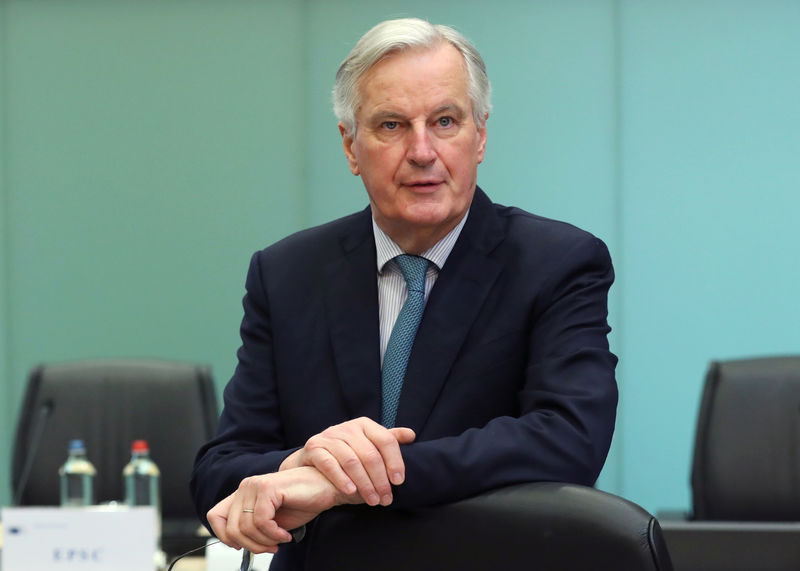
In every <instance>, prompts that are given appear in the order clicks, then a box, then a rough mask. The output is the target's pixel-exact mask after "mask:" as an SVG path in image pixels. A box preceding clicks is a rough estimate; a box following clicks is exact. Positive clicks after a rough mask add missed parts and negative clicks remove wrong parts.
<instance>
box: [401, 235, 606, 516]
mask: <svg viewBox="0 0 800 571" xmlns="http://www.w3.org/2000/svg"><path fill="white" fill-rule="evenodd" d="M613 279H614V273H613V269H612V264H611V259H610V257H609V254H608V250H607V248H606V247H605V244H603V243H602V242H601V241H600V240H598V239H597V238H594V237H592V236H588V235H587V237H586V239H583V240H581V241H579V242H578V243H577V244H575V245H574V246H573V247H572V249H571V251H568V252H565V255H564V256H563V257H562V258H561V263H560V266H559V267H558V268H557V269H556V270H554V271H553V273H552V275H551V277H550V278H549V280H548V286H547V291H546V292H544V293H543V297H542V299H544V303H542V304H541V306H540V307H539V308H537V309H536V311H535V315H533V316H532V317H533V318H532V319H531V323H532V325H531V327H530V330H529V331H527V332H525V334H526V335H527V339H526V346H527V356H526V359H525V366H524V372H523V374H524V379H523V384H522V390H521V391H520V392H519V410H520V414H519V416H502V417H498V418H494V419H492V420H491V421H489V422H488V423H487V424H485V425H484V426H482V427H479V428H470V429H468V430H466V431H465V432H463V433H461V434H459V435H457V436H451V437H445V438H439V439H435V440H428V441H423V442H416V443H413V444H410V445H407V446H404V447H403V457H404V460H405V463H406V481H405V483H404V484H403V485H401V486H399V487H398V488H397V489H396V490H395V501H394V504H393V505H394V506H396V507H417V506H423V505H431V504H436V503H444V502H450V501H456V500H459V499H463V498H466V497H469V496H472V495H475V494H478V493H481V492H484V491H487V490H490V489H493V488H497V487H501V486H506V485H511V484H515V483H520V482H531V481H558V482H569V483H577V484H583V485H592V484H593V483H594V482H595V480H596V479H597V477H598V475H599V472H600V470H601V468H602V466H603V464H604V462H605V458H606V455H607V453H608V449H609V446H610V443H611V438H612V435H613V431H614V423H615V416H616V405H617V386H616V381H615V376H614V370H615V366H616V362H617V359H616V357H615V356H614V355H613V354H612V353H611V352H610V351H609V347H608V341H607V334H608V332H609V331H610V328H609V327H608V325H607V305H608V304H607V297H608V291H609V288H610V286H611V284H612V282H613ZM489 381H490V379H487V385H488V384H489Z"/></svg>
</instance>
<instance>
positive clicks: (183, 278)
mask: <svg viewBox="0 0 800 571" xmlns="http://www.w3.org/2000/svg"><path fill="white" fill-rule="evenodd" d="M407 15H418V16H422V17H425V18H428V19H431V20H432V21H435V22H440V23H446V24H451V25H454V26H456V27H457V28H459V29H460V30H462V31H463V32H464V33H465V34H466V35H467V36H468V37H470V38H471V39H472V40H473V41H474V42H475V43H476V45H477V46H478V48H479V49H480V50H481V52H482V53H483V55H484V57H485V59H486V61H487V65H488V67H489V74H490V78H491V79H492V83H493V86H494V90H495V96H494V105H495V110H494V112H493V113H492V116H491V118H490V120H489V124H488V134H489V142H488V147H487V156H486V160H485V162H484V164H483V165H482V166H481V168H480V171H479V182H480V184H481V185H482V186H483V187H484V188H485V189H486V190H487V191H488V192H489V193H490V195H491V196H492V197H493V198H494V199H495V200H496V201H498V202H503V203H508V204H516V205H519V206H522V207H524V208H526V209H529V210H532V211H535V212H537V213H540V214H544V215H546V216H551V217H555V218H562V219H566V220H569V221H571V222H574V223H576V224H578V225H580V226H583V227H585V228H587V229H589V230H591V231H593V232H595V233H596V234H598V235H599V236H600V237H602V238H603V239H604V240H606V242H607V243H608V244H609V247H610V249H611V252H612V255H613V257H614V260H615V265H616V268H617V275H618V281H617V283H616V285H615V286H614V289H613V291H612V299H611V322H612V326H613V327H614V332H613V334H612V344H613V348H614V350H615V351H616V352H617V353H618V354H619V355H620V365H619V369H618V372H619V383H620V389H621V396H622V400H621V406H620V415H619V422H618V426H617V433H616V436H615V441H614V446H613V449H612V454H611V457H610V459H609V462H608V463H607V466H606V469H605V470H604V472H603V475H602V476H601V480H600V486H601V487H602V488H604V489H607V490H609V491H612V492H615V493H618V494H621V495H624V496H626V497H629V498H631V499H633V500H635V501H637V502H640V503H642V504H643V505H644V506H645V507H646V508H648V509H650V510H654V511H655V510H658V509H661V508H666V507H669V508H686V507H688V505H689V487H688V474H689V460H690V455H691V447H692V437H693V433H694V423H695V418H696V411H697V404H698V399H699V396H700V391H701V388H702V377H703V374H704V371H705V368H706V366H707V363H708V361H709V360H710V359H718V358H732V357H741V356H750V355H756V354H773V353H789V352H792V353H797V352H800V328H799V327H798V326H797V324H798V323H800V304H798V303H797V302H796V301H795V297H796V295H795V292H796V291H797V289H798V287H797V284H798V283H800V263H798V260H799V259H800V239H798V238H797V236H796V235H797V230H796V227H797V225H796V224H792V223H791V222H792V218H794V217H796V213H797V212H800V192H798V190H799V189H800V161H798V160H797V157H798V156H800V137H798V135H797V133H800V105H798V103H797V102H798V101H800V34H798V33H797V30H798V29H800V3H798V2H796V1H794V0H786V1H778V0H762V1H756V0H752V1H745V0H739V1H736V0H718V1H713V0H692V1H689V0H684V1H679V0H676V1H667V0H663V1H655V0H652V1H645V0H585V1H581V0H561V1H560V2H550V1H548V0H539V1H533V0H519V1H505V2H494V3H487V2H479V1H477V0H459V1H456V0H441V1H438V2H430V1H429V0H426V1H422V0H404V1H403V2H400V1H392V0H371V1H369V2H367V1H364V0H360V1H357V0H305V1H299V0H298V1H290V0H283V1H280V0H272V1H255V0H252V1H245V0H228V1H225V2H222V1H212V0H192V1H188V0H185V1H179V0H167V1H163V0H158V1H157V0H119V1H115V2H109V1H108V0H60V1H56V0H52V1H46V0H41V1H29V0H0V65H2V68H0V208H2V212H0V223H1V224H2V228H1V229H0V230H1V231H0V255H1V256H2V260H1V262H2V263H0V318H1V319H2V329H0V375H2V385H0V430H2V433H0V500H3V501H7V500H8V497H9V494H8V479H9V478H8V473H9V464H8V458H9V455H10V442H11V438H12V435H13V431H14V427H15V423H16V414H17V409H18V407H19V403H20V399H21V395H22V392H23V390H24V383H25V376H26V373H27V371H28V370H29V369H30V368H31V366H33V365H34V364H35V363H37V362H40V361H54V360H68V359H77V358H87V357H116V356H131V357H139V356H141V357H163V358H171V359H180V360H187V361H197V362H204V363H209V364H211V365H212V367H213V370H214V373H215V376H216V380H217V382H218V386H219V387H220V388H221V387H222V385H223V384H224V382H225V381H226V380H227V378H228V376H229V375H230V373H231V371H232V369H233V366H234V363H235V355H234V353H235V350H236V347H237V346H238V335H237V329H238V323H239V320H240V318H241V305H240V300H241V296H242V294H243V281H244V274H245V271H246V267H247V262H248V259H249V256H250V254H251V253H252V252H253V251H254V250H256V249H258V248H260V247H262V246H264V245H266V244H268V243H270V242H272V241H274V240H276V239H277V238H279V237H281V236H283V235H285V234H287V233H289V232H291V231H293V230H295V229H299V228H302V227H305V226H308V225H310V224H315V223H318V222H322V221H325V220H328V219H330V218H332V217H334V216H337V215H340V214H344V213H347V212H351V211H353V210H355V209H359V208H361V207H363V205H364V204H365V202H366V201H365V195H364V191H363V188H362V187H361V184H360V181H359V180H358V179H356V178H354V177H353V176H352V175H350V173H349V171H348V169H347V166H346V163H345V161H344V158H343V156H342V151H341V143H340V138H339V135H338V131H337V129H336V123H335V119H334V117H333V114H332V112H331V111H330V102H329V99H330V97H329V93H330V88H331V85H332V81H333V75H334V73H335V69H336V67H337V65H338V63H339V62H340V61H341V59H342V58H344V56H345V55H346V54H347V52H348V51H349V49H350V47H351V46H352V44H353V43H354V42H355V41H356V39H357V38H358V37H359V36H360V34H361V33H363V32H364V31H365V30H366V29H368V28H369V27H370V26H371V25H373V24H374V23H376V22H377V21H379V20H381V19H384V18H387V17H397V16H407ZM743 421H746V419H743Z"/></svg>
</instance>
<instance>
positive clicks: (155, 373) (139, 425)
mask: <svg viewBox="0 0 800 571" xmlns="http://www.w3.org/2000/svg"><path fill="white" fill-rule="evenodd" d="M217 416H218V411H217V401H216V393H215V391H214V386H213V382H212V378H211V373H210V370H209V368H208V367H204V366H196V365H190V364H183V363H175V362H167V361H151V360H97V361H83V362H74V363H64V364H48V365H40V366H37V367H36V368H34V369H33V370H32V371H31V373H30V376H29V378H28V386H27V389H26V393H25V397H24V400H23V403H22V408H21V412H20V416H19V421H18V426H17V434H16V440H15V443H14V457H13V463H12V491H13V498H14V500H15V503H16V504H18V505H57V504H58V503H59V482H58V468H59V466H60V465H61V464H62V463H63V462H64V460H65V459H66V456H67V446H68V442H69V440H71V439H73V438H80V439H82V440H83V441H84V442H85V443H86V448H87V453H88V457H89V459H90V460H91V462H92V463H93V464H94V465H95V467H96V468H97V476H96V478H95V501H96V502H98V503H101V502H109V501H114V500H116V501H122V500H123V497H124V487H123V481H122V468H123V466H124V465H125V464H126V463H127V462H128V460H129V459H130V446H131V443H132V442H133V440H135V439H146V440H147V441H148V443H149V444H150V456H151V458H152V459H153V460H154V461H155V462H156V464H157V465H158V466H159V468H160V470H161V507H162V520H163V525H162V530H163V535H162V546H163V548H164V550H165V551H166V552H167V553H168V554H173V553H177V552H179V551H182V550H184V549H183V548H184V547H185V548H186V549H189V548H191V547H194V546H196V545H197V543H198V539H197V532H198V527H199V525H198V521H197V516H196V512H195V510H194V506H193V503H192V500H191V497H190V494H189V478H190V475H191V470H192V464H193V461H194V455H195V453H196V452H197V450H198V448H199V447H200V446H201V445H202V444H203V443H204V442H205V441H206V440H208V439H209V438H211V436H212V435H213V433H214V431H215V429H216V423H217Z"/></svg>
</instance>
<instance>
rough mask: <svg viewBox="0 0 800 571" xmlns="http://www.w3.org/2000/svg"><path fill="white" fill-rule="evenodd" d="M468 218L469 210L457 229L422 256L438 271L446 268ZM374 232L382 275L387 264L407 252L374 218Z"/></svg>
mask: <svg viewBox="0 0 800 571" xmlns="http://www.w3.org/2000/svg"><path fill="white" fill-rule="evenodd" d="M468 216H469V210H467V213H466V214H464V217H463V218H462V219H461V221H460V222H459V223H458V224H456V226H455V228H453V229H452V230H450V232H448V233H447V235H446V236H445V237H444V238H442V239H441V240H439V241H438V242H436V244H434V245H433V246H432V247H431V248H429V249H427V250H425V251H424V252H422V254H420V255H421V256H422V257H423V258H426V259H427V260H428V261H429V262H432V263H433V264H434V265H435V266H436V269H438V270H441V269H442V268H443V267H444V263H445V262H446V261H447V257H448V256H449V255H450V252H451V251H452V250H453V246H455V244H456V240H458V236H459V235H460V234H461V230H462V229H463V228H464V224H465V223H466V221H467V217H468ZM372 230H373V234H374V236H375V249H376V251H377V254H378V273H382V272H383V267H384V266H385V265H386V263H387V262H389V261H390V260H392V259H393V258H395V257H397V256H400V255H401V254H405V252H404V251H403V250H402V248H400V246H398V245H397V244H396V243H395V242H394V240H392V239H391V238H389V236H388V234H386V232H384V231H383V230H381V229H380V227H379V226H378V224H377V222H375V218H374V217H373V218H372Z"/></svg>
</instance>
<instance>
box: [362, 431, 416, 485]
mask: <svg viewBox="0 0 800 571" xmlns="http://www.w3.org/2000/svg"><path fill="white" fill-rule="evenodd" d="M367 435H368V437H369V438H370V441H371V442H373V443H374V445H375V446H376V448H377V450H378V452H379V453H380V455H381V460H382V463H383V465H384V470H385V474H386V477H388V478H389V480H390V481H391V483H392V484H394V485H396V486H399V485H400V484H402V483H403V482H404V481H405V477H406V476H405V475H406V465H405V462H404V461H403V455H402V454H401V452H400V443H399V441H398V439H397V436H398V435H399V436H400V437H401V438H403V439H404V440H405V439H409V438H410V439H411V440H413V438H414V437H415V434H414V431H413V430H411V429H409V428H401V429H397V428H395V429H392V430H387V429H385V428H383V427H382V426H380V425H378V427H374V426H371V427H369V428H368V429H367Z"/></svg>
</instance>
